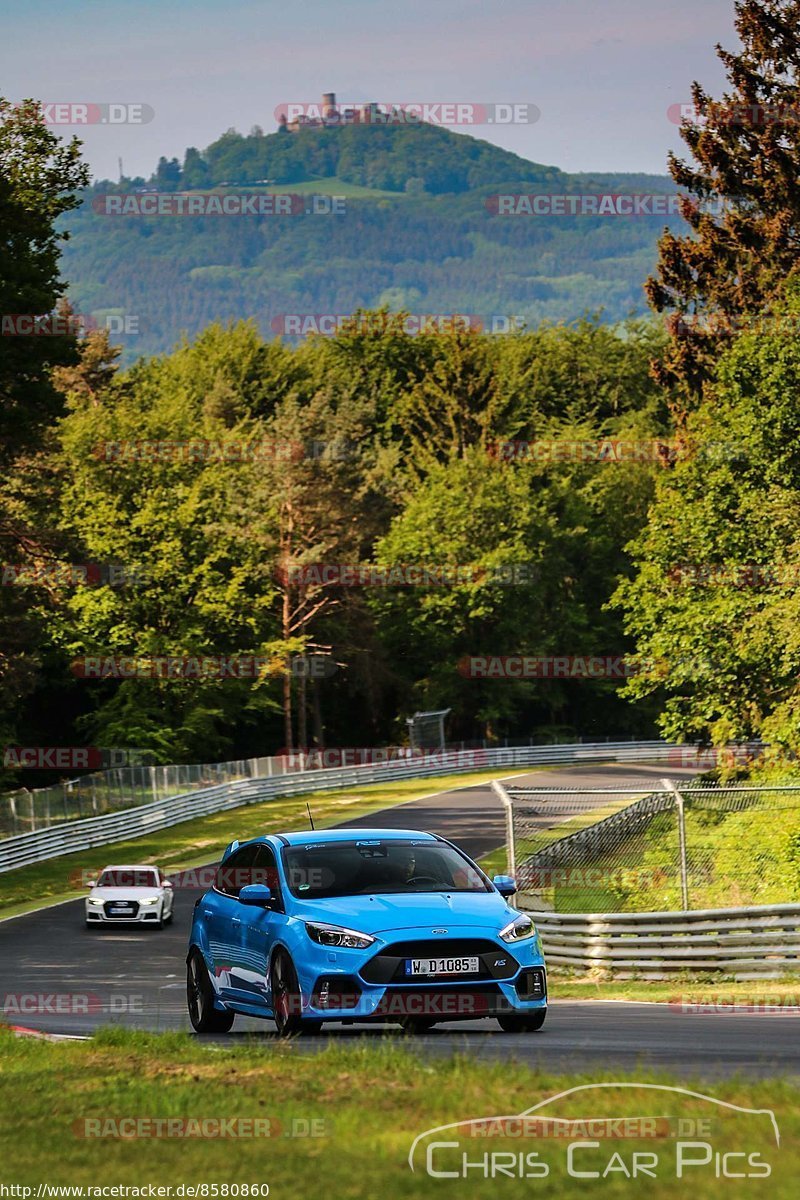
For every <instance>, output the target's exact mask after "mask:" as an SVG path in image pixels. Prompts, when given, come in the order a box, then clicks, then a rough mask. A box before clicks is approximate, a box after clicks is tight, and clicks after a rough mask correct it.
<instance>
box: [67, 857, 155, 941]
mask: <svg viewBox="0 0 800 1200" xmlns="http://www.w3.org/2000/svg"><path fill="white" fill-rule="evenodd" d="M89 887H90V888H91V894H90V895H88V896H87V897H86V927H87V929H92V928H94V927H95V926H97V927H98V928H99V927H100V926H101V925H155V926H156V928H157V929H161V928H162V927H163V926H164V925H166V924H168V923H169V922H170V921H171V920H172V904H173V891H172V883H171V881H170V880H169V879H167V878H166V876H164V875H163V874H162V873H161V871H159V869H158V867H143V866H138V867H136V866H121V867H106V868H105V870H104V871H103V873H102V875H101V876H100V878H99V879H98V880H96V881H95V882H94V883H90V884H89Z"/></svg>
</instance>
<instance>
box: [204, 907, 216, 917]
mask: <svg viewBox="0 0 800 1200" xmlns="http://www.w3.org/2000/svg"><path fill="white" fill-rule="evenodd" d="M213 915H214V914H213V912H212V911H211V909H210V908H204V909H203V916H204V917H213Z"/></svg>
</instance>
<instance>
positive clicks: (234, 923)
mask: <svg viewBox="0 0 800 1200" xmlns="http://www.w3.org/2000/svg"><path fill="white" fill-rule="evenodd" d="M241 923H242V922H241V921H240V920H239V918H238V917H231V925H232V926H233V928H234V929H238V928H239V926H240V925H241Z"/></svg>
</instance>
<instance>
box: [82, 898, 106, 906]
mask: <svg viewBox="0 0 800 1200" xmlns="http://www.w3.org/2000/svg"><path fill="white" fill-rule="evenodd" d="M86 903H87V904H98V905H100V906H101V907H102V904H103V901H102V900H97V899H95V897H94V896H87V898H86Z"/></svg>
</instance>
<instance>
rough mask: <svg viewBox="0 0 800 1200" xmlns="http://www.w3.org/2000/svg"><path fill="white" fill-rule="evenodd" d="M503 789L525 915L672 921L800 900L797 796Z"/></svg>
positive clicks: (779, 789)
mask: <svg viewBox="0 0 800 1200" xmlns="http://www.w3.org/2000/svg"><path fill="white" fill-rule="evenodd" d="M498 790H499V791H500V792H501V794H504V800H505V803H506V811H507V816H508V853H509V860H510V864H509V865H510V867H511V869H512V870H513V871H514V873H515V875H516V879H517V884H518V887H519V891H520V897H521V900H522V902H523V903H524V905H525V906H529V907H532V908H539V909H549V910H551V911H554V912H576V913H577V912H580V913H591V912H596V913H604V912H677V911H681V910H684V909H697V908H703V909H705V908H731V907H743V906H748V905H765V904H781V903H787V902H795V901H800V786H797V785H785V786H761V787H748V786H740V785H736V786H733V785H731V786H729V787H725V786H717V787H709V786H699V785H692V786H683V785H681V786H680V787H679V788H678V787H675V786H673V785H670V786H667V785H666V783H665V786H664V787H663V788H660V789H657V790H653V789H652V785H649V786H648V785H647V784H643V785H642V786H641V787H626V788H586V789H554V788H543V789H538V790H537V789H532V788H513V787H510V788H508V789H503V788H502V787H500V788H499V789H498Z"/></svg>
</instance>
